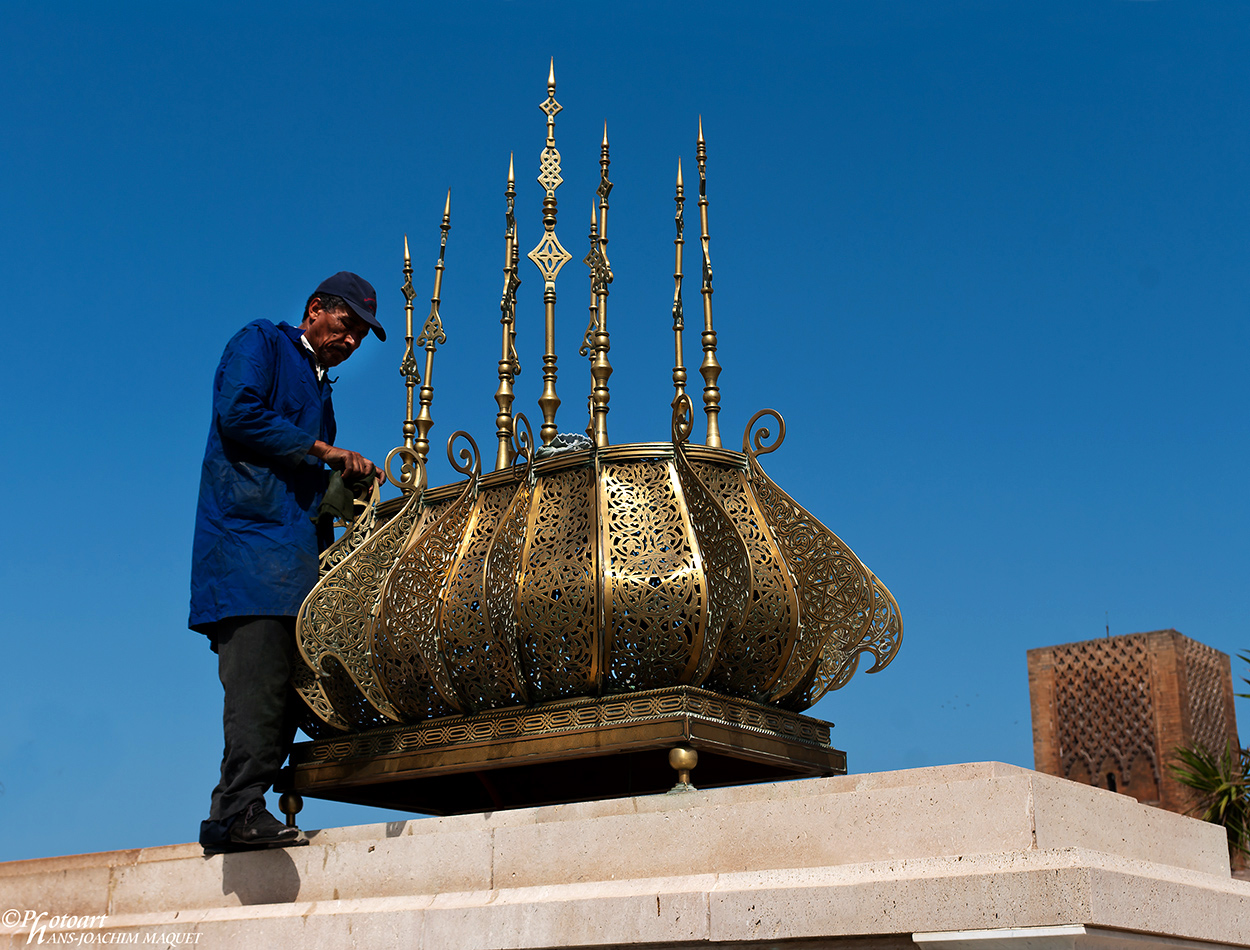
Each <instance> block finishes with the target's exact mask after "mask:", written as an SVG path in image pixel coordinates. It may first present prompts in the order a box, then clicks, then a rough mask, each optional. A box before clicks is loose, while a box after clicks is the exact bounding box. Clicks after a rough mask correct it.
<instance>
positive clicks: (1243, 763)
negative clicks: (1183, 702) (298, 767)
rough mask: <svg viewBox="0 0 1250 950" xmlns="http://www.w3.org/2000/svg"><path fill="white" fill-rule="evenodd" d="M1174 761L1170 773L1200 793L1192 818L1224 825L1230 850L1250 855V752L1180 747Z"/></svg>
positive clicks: (1231, 747)
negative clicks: (1213, 750)
mask: <svg viewBox="0 0 1250 950" xmlns="http://www.w3.org/2000/svg"><path fill="white" fill-rule="evenodd" d="M1172 757H1173V759H1174V761H1173V762H1171V763H1169V764H1168V770H1169V771H1170V772H1171V773H1172V775H1173V777H1174V778H1175V779H1176V780H1177V781H1178V782H1180V783H1181V784H1182V785H1184V786H1186V787H1188V788H1192V789H1193V790H1194V791H1195V792H1196V793H1197V795H1196V796H1195V800H1194V805H1193V807H1192V808H1191V809H1190V814H1192V815H1194V816H1195V817H1197V818H1201V819H1202V820H1203V821H1209V822H1212V823H1214V824H1217V825H1223V826H1224V829H1225V831H1226V832H1227V833H1228V843H1229V847H1230V848H1233V849H1236V850H1238V851H1246V852H1247V853H1250V848H1248V846H1250V749H1237V748H1234V747H1233V745H1232V744H1231V743H1230V744H1229V745H1227V746H1225V748H1224V751H1223V752H1222V753H1218V754H1217V753H1215V752H1212V751H1211V750H1210V749H1207V748H1206V747H1204V746H1201V745H1191V746H1179V747H1178V748H1176V749H1175V750H1173V753H1172Z"/></svg>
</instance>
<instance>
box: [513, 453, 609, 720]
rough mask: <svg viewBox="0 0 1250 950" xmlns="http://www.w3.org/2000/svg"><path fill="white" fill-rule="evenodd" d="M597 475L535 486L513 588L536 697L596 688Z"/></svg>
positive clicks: (561, 477)
mask: <svg viewBox="0 0 1250 950" xmlns="http://www.w3.org/2000/svg"><path fill="white" fill-rule="evenodd" d="M594 475H595V473H594V469H591V468H578V469H573V470H570V471H564V472H560V473H558V474H555V475H549V476H547V477H545V478H540V479H539V481H538V484H537V486H536V487H535V490H534V491H535V495H534V501H533V503H532V505H531V506H530V512H529V524H528V526H527V530H526V539H525V545H524V549H523V553H522V560H521V570H520V580H519V582H518V585H517V588H518V589H517V626H518V628H519V630H520V634H519V642H518V647H519V649H520V654H521V663H522V667H523V669H524V671H525V676H526V679H527V681H528V683H529V692H530V699H531V701H533V702H544V701H546V700H550V699H562V698H564V697H566V696H587V695H592V694H593V693H594V692H595V691H596V679H597V677H598V674H599V660H598V647H599V643H598V635H597V627H598V623H597V621H598V595H597V590H596V580H595V577H596V574H597V568H598V542H597V538H596V536H595V532H594V523H595V511H594V507H593V492H594V489H595V477H594Z"/></svg>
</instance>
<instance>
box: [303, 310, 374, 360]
mask: <svg viewBox="0 0 1250 950" xmlns="http://www.w3.org/2000/svg"><path fill="white" fill-rule="evenodd" d="M302 326H303V327H304V339H306V340H307V341H308V345H309V346H311V347H312V348H313V352H314V353H316V354H317V359H318V360H320V361H321V365H322V366H338V365H339V363H341V362H343V360H345V359H347V358H348V357H349V356H351V355H352V354H353V353H355V352H356V348H357V347H359V346H360V344H361V342H362V341H363V340H364V338H365V337H367V336H368V335H369V324H367V323H365V321H363V320H361V319H360V317H358V316H356V315H355V314H354V313H352V312H351V311H350V310H326V309H325V308H323V307H322V306H321V301H320V300H319V299H314V300H313V302H312V303H311V304H310V305H309V307H308V316H306V317H305V318H304V323H303V324H302Z"/></svg>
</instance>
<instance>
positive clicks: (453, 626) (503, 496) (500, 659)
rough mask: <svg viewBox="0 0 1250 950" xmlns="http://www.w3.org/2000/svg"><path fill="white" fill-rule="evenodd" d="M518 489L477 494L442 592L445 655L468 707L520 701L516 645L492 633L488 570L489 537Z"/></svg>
mask: <svg viewBox="0 0 1250 950" xmlns="http://www.w3.org/2000/svg"><path fill="white" fill-rule="evenodd" d="M515 495H516V489H515V487H514V486H512V485H500V486H497V487H495V488H490V489H486V490H485V491H483V492H481V494H480V495H479V496H478V500H477V505H476V507H475V509H474V512H473V515H472V518H471V519H470V523H469V525H468V526H467V528H466V530H465V534H464V539H463V541H462V542H461V544H460V550H459V552H458V553H457V555H456V558H455V561H454V562H453V564H452V566H451V568H450V570H449V571H448V576H447V582H446V586H445V593H444V596H443V597H442V598H441V601H442V606H441V609H440V612H439V624H438V630H439V640H440V646H441V653H442V659H443V661H444V662H445V664H446V669H447V672H448V674H449V676H450V678H451V680H452V682H453V683H454V684H455V687H456V690H457V697H458V699H459V701H460V703H461V705H462V706H463V708H464V709H466V710H467V711H470V712H476V711H478V710H481V709H492V708H495V707H497V706H511V705H514V704H516V703H518V702H520V701H521V687H520V683H519V680H518V669H517V667H516V666H514V664H513V659H512V655H511V654H512V651H510V650H508V649H507V648H506V646H505V645H504V644H503V643H501V642H499V641H498V640H497V639H496V638H495V637H494V635H493V631H492V630H491V627H490V625H489V620H488V616H487V596H486V570H485V568H486V554H487V551H488V549H489V547H490V542H491V540H492V539H493V538H494V536H495V531H496V528H497V527H498V526H499V523H500V517H501V516H502V515H503V514H504V513H505V512H506V511H507V510H508V509H509V508H510V507H511V502H512V501H513V499H514V496H515Z"/></svg>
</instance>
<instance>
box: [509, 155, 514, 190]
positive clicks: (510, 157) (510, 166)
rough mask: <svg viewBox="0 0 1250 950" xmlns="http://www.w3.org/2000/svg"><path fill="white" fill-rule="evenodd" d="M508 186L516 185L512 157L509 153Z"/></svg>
mask: <svg viewBox="0 0 1250 950" xmlns="http://www.w3.org/2000/svg"><path fill="white" fill-rule="evenodd" d="M508 184H509V185H514V184H516V168H515V166H514V164H513V155H512V153H511V152H509V153H508Z"/></svg>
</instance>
